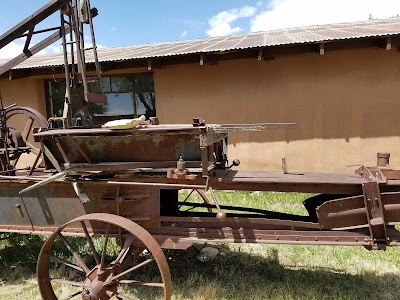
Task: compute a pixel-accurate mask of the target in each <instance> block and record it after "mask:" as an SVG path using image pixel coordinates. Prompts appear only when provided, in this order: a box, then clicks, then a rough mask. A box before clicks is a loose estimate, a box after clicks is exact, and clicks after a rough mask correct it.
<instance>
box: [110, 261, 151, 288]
mask: <svg viewBox="0 0 400 300" xmlns="http://www.w3.org/2000/svg"><path fill="white" fill-rule="evenodd" d="M153 261H154V258H149V259H146V260H145V261H144V262H141V263H140V264H137V265H136V266H133V267H132V268H129V269H127V270H125V271H123V272H121V273H119V274H118V275H116V276H114V277H112V278H111V282H110V283H109V284H112V283H115V282H116V281H118V280H119V279H120V278H122V277H124V276H125V275H127V274H129V273H132V272H133V271H136V270H138V269H140V268H141V267H144V266H145V265H148V264H149V263H151V262H153Z"/></svg>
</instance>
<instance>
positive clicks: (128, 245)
mask: <svg viewBox="0 0 400 300" xmlns="http://www.w3.org/2000/svg"><path fill="white" fill-rule="evenodd" d="M133 240H134V236H133V235H129V236H128V237H127V238H126V239H125V241H124V245H123V246H122V249H121V251H120V252H119V253H118V256H117V258H116V259H115V261H114V262H113V264H114V266H113V269H115V268H116V267H117V266H118V267H121V266H122V263H123V262H124V261H125V258H126V256H127V254H128V253H129V250H130V248H131V245H132V243H133Z"/></svg>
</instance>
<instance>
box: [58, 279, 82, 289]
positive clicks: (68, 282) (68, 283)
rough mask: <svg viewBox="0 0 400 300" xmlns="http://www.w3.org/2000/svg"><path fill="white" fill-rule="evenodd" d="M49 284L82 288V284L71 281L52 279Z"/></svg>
mask: <svg viewBox="0 0 400 300" xmlns="http://www.w3.org/2000/svg"><path fill="white" fill-rule="evenodd" d="M51 282H57V283H62V284H66V285H72V286H79V287H83V282H77V281H72V280H65V279H59V278H52V279H51Z"/></svg>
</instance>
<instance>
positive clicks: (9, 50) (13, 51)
mask: <svg viewBox="0 0 400 300" xmlns="http://www.w3.org/2000/svg"><path fill="white" fill-rule="evenodd" d="M24 45H25V40H24V39H19V40H14V41H12V42H11V43H9V44H8V45H6V46H5V47H3V48H2V49H0V59H3V58H10V59H11V58H14V57H16V56H18V55H20V54H21V53H22V50H23V49H24ZM33 45H35V43H32V44H31V45H30V47H32V46H33ZM61 51H62V46H61V45H60V44H59V43H58V44H57V43H55V44H53V45H50V46H48V47H47V48H46V49H43V50H41V51H39V52H38V53H37V54H35V55H40V54H53V53H61Z"/></svg>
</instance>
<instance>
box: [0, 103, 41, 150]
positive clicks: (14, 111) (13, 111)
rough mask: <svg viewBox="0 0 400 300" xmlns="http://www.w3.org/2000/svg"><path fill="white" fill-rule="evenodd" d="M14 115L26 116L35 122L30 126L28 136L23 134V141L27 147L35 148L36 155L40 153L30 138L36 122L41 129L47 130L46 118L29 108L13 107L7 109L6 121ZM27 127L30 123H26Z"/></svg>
mask: <svg viewBox="0 0 400 300" xmlns="http://www.w3.org/2000/svg"><path fill="white" fill-rule="evenodd" d="M14 115H26V116H28V117H29V118H30V119H32V120H33V121H32V123H31V124H30V126H29V127H30V128H29V130H28V132H26V136H23V134H22V139H23V141H24V142H25V144H26V145H30V147H31V148H33V150H34V152H36V154H37V153H39V149H38V148H36V147H35V146H34V145H32V144H30V143H29V142H28V137H29V135H30V133H31V129H32V126H33V123H34V122H35V121H36V122H37V123H38V125H39V127H41V128H46V126H47V120H46V118H45V117H44V116H43V115H42V114H41V113H40V112H38V111H37V110H35V109H33V108H29V107H22V106H12V107H10V108H7V109H6V120H8V119H10V118H11V117H12V116H14ZM28 122H29V120H28ZM26 125H28V123H26V124H25V126H26ZM21 133H22V132H21Z"/></svg>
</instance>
